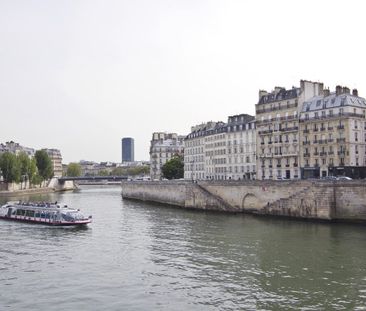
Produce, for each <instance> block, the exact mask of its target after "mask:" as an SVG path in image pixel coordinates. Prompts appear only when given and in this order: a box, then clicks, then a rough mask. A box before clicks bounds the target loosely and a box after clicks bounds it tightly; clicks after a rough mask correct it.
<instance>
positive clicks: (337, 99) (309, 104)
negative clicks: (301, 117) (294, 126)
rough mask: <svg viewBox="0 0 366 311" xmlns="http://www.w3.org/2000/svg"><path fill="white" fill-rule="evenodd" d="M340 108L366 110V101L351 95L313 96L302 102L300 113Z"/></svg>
mask: <svg viewBox="0 0 366 311" xmlns="http://www.w3.org/2000/svg"><path fill="white" fill-rule="evenodd" d="M342 106H353V107H359V108H363V109H366V101H365V99H364V98H362V97H359V96H354V95H352V94H344V93H343V94H340V95H336V93H331V94H330V95H329V96H326V97H324V96H323V95H322V96H314V97H312V98H311V99H309V100H307V101H306V102H304V104H303V106H302V109H301V112H307V111H315V110H321V109H329V108H336V107H342Z"/></svg>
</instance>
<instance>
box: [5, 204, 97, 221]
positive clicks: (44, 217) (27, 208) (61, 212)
mask: <svg viewBox="0 0 366 311" xmlns="http://www.w3.org/2000/svg"><path fill="white" fill-rule="evenodd" d="M0 219H6V220H14V221H22V222H32V223H38V224H45V225H50V226H79V225H86V224H88V223H91V221H92V216H89V217H85V216H84V215H83V214H81V213H80V210H78V209H72V208H69V207H68V206H67V205H63V206H62V205H60V204H57V202H55V203H45V202H42V203H35V202H27V203H25V202H8V203H6V204H5V205H3V206H1V208H0Z"/></svg>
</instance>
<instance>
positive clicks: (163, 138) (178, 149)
mask: <svg viewBox="0 0 366 311" xmlns="http://www.w3.org/2000/svg"><path fill="white" fill-rule="evenodd" d="M183 150H184V136H180V135H177V134H176V133H164V132H155V133H153V135H152V139H151V142H150V163H151V164H150V177H151V179H161V177H162V172H161V168H162V166H163V165H164V164H165V163H166V162H167V161H169V160H170V159H171V158H172V157H173V156H174V155H176V154H178V155H183Z"/></svg>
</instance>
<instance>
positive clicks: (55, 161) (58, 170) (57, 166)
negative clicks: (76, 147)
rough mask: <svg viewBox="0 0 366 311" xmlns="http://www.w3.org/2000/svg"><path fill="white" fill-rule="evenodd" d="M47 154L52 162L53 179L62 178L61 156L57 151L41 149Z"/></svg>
mask: <svg viewBox="0 0 366 311" xmlns="http://www.w3.org/2000/svg"><path fill="white" fill-rule="evenodd" d="M43 150H44V151H46V152H47V154H48V156H49V157H50V159H51V161H52V169H53V176H54V177H62V172H63V170H62V156H61V152H60V150H58V149H43Z"/></svg>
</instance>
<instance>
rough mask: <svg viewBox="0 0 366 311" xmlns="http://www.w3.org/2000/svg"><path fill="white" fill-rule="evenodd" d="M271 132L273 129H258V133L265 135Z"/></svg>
mask: <svg viewBox="0 0 366 311" xmlns="http://www.w3.org/2000/svg"><path fill="white" fill-rule="evenodd" d="M272 132H273V130H263V131H258V134H259V135H266V134H271V133H272Z"/></svg>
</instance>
